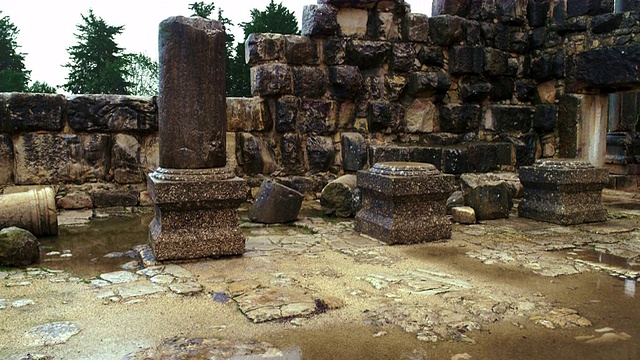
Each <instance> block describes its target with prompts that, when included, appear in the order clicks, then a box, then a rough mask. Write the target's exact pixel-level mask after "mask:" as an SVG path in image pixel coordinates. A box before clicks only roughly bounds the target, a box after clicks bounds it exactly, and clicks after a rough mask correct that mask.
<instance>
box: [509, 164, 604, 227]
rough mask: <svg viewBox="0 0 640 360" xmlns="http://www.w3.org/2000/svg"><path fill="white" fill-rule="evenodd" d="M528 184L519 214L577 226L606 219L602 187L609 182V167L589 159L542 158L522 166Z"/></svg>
mask: <svg viewBox="0 0 640 360" xmlns="http://www.w3.org/2000/svg"><path fill="white" fill-rule="evenodd" d="M518 173H519V174H520V182H521V183H522V185H523V187H524V195H523V199H522V201H521V202H520V204H519V205H518V216H521V217H525V218H529V219H534V220H540V221H546V222H551V223H555V224H560V225H574V224H581V223H588V222H598V221H605V220H606V219H607V211H606V210H605V209H604V207H603V206H602V189H603V188H604V187H605V185H607V184H608V183H609V170H607V169H604V168H596V167H595V166H593V165H591V163H589V162H588V161H585V160H574V159H549V160H538V161H537V162H536V163H535V164H534V165H533V166H525V167H522V168H520V169H519V171H518Z"/></svg>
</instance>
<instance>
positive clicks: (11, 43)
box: [0, 11, 31, 92]
mask: <svg viewBox="0 0 640 360" xmlns="http://www.w3.org/2000/svg"><path fill="white" fill-rule="evenodd" d="M1 14H2V11H0V15H1ZM18 32H19V30H18V28H17V27H16V26H15V25H14V24H13V23H12V22H11V20H10V19H9V17H8V16H2V17H0V92H11V91H17V92H22V91H25V90H26V89H27V84H28V83H29V76H30V73H31V72H30V71H28V70H27V69H25V66H24V55H25V54H23V53H20V52H18V43H17V41H16V36H17V35H18Z"/></svg>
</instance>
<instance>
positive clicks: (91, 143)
mask: <svg viewBox="0 0 640 360" xmlns="http://www.w3.org/2000/svg"><path fill="white" fill-rule="evenodd" d="M13 146H14V156H15V173H14V177H15V182H16V184H50V183H56V182H80V183H83V182H88V181H96V180H102V179H104V178H105V175H106V174H107V165H108V158H109V136H108V135H105V134H81V135H72V134H60V135H56V134H37V133H27V134H24V135H22V136H19V137H17V138H16V139H15V141H14V144H13Z"/></svg>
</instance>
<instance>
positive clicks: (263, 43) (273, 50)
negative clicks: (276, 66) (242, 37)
mask: <svg viewBox="0 0 640 360" xmlns="http://www.w3.org/2000/svg"><path fill="white" fill-rule="evenodd" d="M284 50H285V38H284V35H281V34H250V35H249V36H248V37H247V40H246V41H245V45H244V59H245V61H246V62H247V64H251V65H257V64H261V63H264V62H267V61H279V60H284V58H285V56H284V55H285V51H284Z"/></svg>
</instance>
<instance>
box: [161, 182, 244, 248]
mask: <svg viewBox="0 0 640 360" xmlns="http://www.w3.org/2000/svg"><path fill="white" fill-rule="evenodd" d="M148 187H149V193H150V194H151V198H152V199H153V202H154V203H155V205H156V217H155V218H154V220H153V222H152V223H151V225H150V226H149V230H150V234H149V237H150V242H151V246H152V248H153V251H154V253H155V255H156V259H158V260H159V261H163V260H189V259H198V258H205V257H219V256H225V255H241V254H243V253H244V250H245V238H244V236H243V235H242V231H241V230H240V228H239V226H238V214H237V208H238V206H239V205H240V204H241V203H242V201H244V200H245V197H246V194H247V191H246V183H245V181H244V180H243V179H241V178H238V177H233V176H232V175H230V174H228V173H225V172H220V171H218V170H217V171H213V170H210V171H209V170H207V169H205V170H198V171H194V170H172V169H158V171H156V172H155V173H153V174H151V175H150V176H149V182H148Z"/></svg>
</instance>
